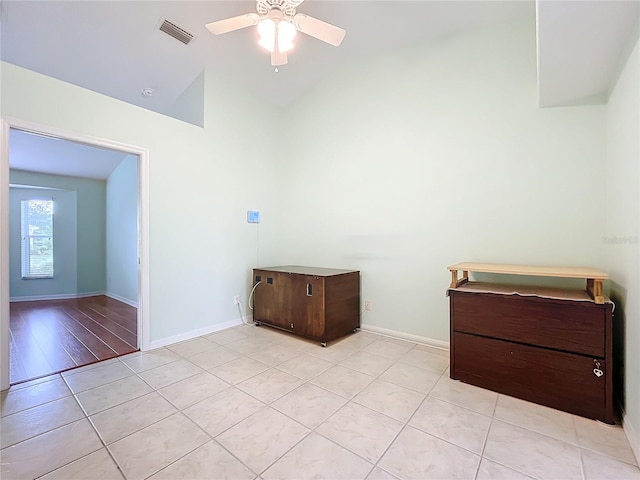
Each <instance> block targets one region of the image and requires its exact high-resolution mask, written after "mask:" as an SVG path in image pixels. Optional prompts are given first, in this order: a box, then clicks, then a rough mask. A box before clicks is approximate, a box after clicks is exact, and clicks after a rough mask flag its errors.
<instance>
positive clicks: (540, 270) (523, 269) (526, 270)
mask: <svg viewBox="0 0 640 480" xmlns="http://www.w3.org/2000/svg"><path fill="white" fill-rule="evenodd" d="M447 269H448V270H449V271H454V270H456V271H460V270H462V271H469V272H478V273H503V274H508V275H532V276H539V277H564V278H592V279H596V280H605V279H607V278H609V275H607V274H606V273H604V272H602V271H600V270H597V269H595V268H589V267H552V266H535V265H506V264H501V263H475V262H462V263H456V264H455V265H451V266H449V267H447Z"/></svg>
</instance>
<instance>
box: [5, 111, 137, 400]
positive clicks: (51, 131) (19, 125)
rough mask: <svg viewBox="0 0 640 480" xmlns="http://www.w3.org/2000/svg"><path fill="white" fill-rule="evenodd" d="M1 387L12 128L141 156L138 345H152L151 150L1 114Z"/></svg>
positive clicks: (7, 297) (7, 295) (7, 302)
mask: <svg viewBox="0 0 640 480" xmlns="http://www.w3.org/2000/svg"><path fill="white" fill-rule="evenodd" d="M0 128H1V132H0V138H1V140H2V141H1V142H0V390H5V389H7V388H9V129H10V128H15V129H18V130H24V131H27V132H33V133H38V134H42V135H47V136H51V137H55V138H60V139H62V140H70V141H72V142H79V143H84V144H87V145H92V146H96V147H103V148H109V149H111V150H118V151H121V152H125V153H130V154H132V155H137V156H138V262H139V265H138V348H139V349H140V350H148V349H149V338H150V335H149V330H150V328H149V326H150V323H149V150H148V149H146V148H142V147H137V146H134V145H127V144H124V143H121V142H116V141H113V140H107V139H104V138H98V137H93V136H90V135H85V134H80V133H76V132H70V131H67V130H62V129H59V128H55V127H50V126H47V125H40V124H36V123H33V122H28V121H24V120H19V119H14V118H8V117H3V118H0Z"/></svg>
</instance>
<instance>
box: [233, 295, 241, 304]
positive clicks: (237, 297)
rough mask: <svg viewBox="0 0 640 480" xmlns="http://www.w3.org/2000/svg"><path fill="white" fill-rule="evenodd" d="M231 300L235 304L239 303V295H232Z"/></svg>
mask: <svg viewBox="0 0 640 480" xmlns="http://www.w3.org/2000/svg"><path fill="white" fill-rule="evenodd" d="M233 302H234V303H235V304H236V305H240V295H236V296H235V297H233Z"/></svg>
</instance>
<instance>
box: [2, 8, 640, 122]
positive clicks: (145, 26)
mask: <svg viewBox="0 0 640 480" xmlns="http://www.w3.org/2000/svg"><path fill="white" fill-rule="evenodd" d="M253 11H255V2H254V1H251V0H232V1H153V0H147V1H140V0H139V1H127V0H123V1H68V0H67V1H32V0H3V1H2V2H1V3H0V15H1V21H2V24H1V25H2V30H1V40H2V42H1V45H2V52H1V56H2V60H3V61H6V62H9V63H13V64H16V65H19V66H22V67H25V68H28V69H30V70H33V71H36V72H40V73H43V74H45V75H48V76H51V77H54V78H58V79H61V80H64V81H67V82H70V83H72V84H75V85H78V86H81V87H84V88H87V89H90V90H93V91H96V92H99V93H102V94H105V95H108V96H111V97H113V98H117V99H120V100H123V101H125V102H129V103H132V104H135V105H138V106H141V107H143V108H147V109H150V110H153V111H156V112H160V113H165V114H171V113H170V112H171V109H172V106H173V105H174V103H175V102H176V100H177V99H178V98H179V97H180V95H181V94H182V93H183V92H184V91H185V89H187V88H188V87H189V86H190V85H191V84H192V82H194V80H196V79H197V78H198V77H199V75H200V74H201V73H202V71H203V70H210V71H212V72H217V73H219V74H220V75H224V76H225V77H226V78H229V79H230V80H231V81H233V82H234V83H237V84H240V85H244V87H245V88H246V89H247V90H248V91H251V92H254V93H255V94H258V95H261V96H263V97H264V98H265V99H267V100H269V101H272V102H274V103H275V104H277V105H284V106H286V105H287V104H289V103H291V102H293V101H295V100H296V99H297V98H299V97H300V96H302V95H304V94H305V93H306V92H307V91H309V90H310V89H311V88H313V86H314V85H315V84H317V83H318V82H321V81H322V80H323V79H324V78H326V77H328V76H330V75H332V73H333V72H334V71H336V70H337V69H340V68H342V67H343V66H345V65H347V64H348V63H349V62H352V61H357V60H358V59H363V58H367V57H371V56H375V55H376V54H378V53H379V52H381V51H392V50H393V49H397V48H402V46H403V45H408V44H410V43H415V42H429V41H430V40H434V39H437V38H438V37H441V36H443V35H450V34H456V33H462V32H464V31H467V30H470V29H478V28H485V27H490V26H493V25H498V24H502V23H505V22H513V21H527V20H530V21H531V22H536V25H537V39H536V40H537V47H538V77H539V78H538V88H539V103H540V106H543V107H545V106H557V105H575V104H584V103H603V102H606V98H607V92H608V90H609V89H610V87H611V86H612V85H611V84H612V82H613V81H614V80H615V78H616V77H617V74H618V72H619V71H620V69H621V67H622V61H623V60H624V59H625V58H626V56H628V54H629V52H630V48H631V47H632V46H633V45H634V44H635V41H636V40H637V38H638V28H639V27H638V25H639V21H638V18H639V16H640V0H623V1H617V0H584V1H581V0H568V1H564V0H538V1H537V2H535V1H534V0H523V1H484V0H472V1H451V0H448V1H419V0H418V1H404V0H388V1H372V0H366V1H365V0H354V1H343V0H306V1H305V2H304V3H302V5H300V6H299V7H298V9H297V11H298V12H303V13H306V14H308V15H311V16H313V17H316V18H319V19H322V20H325V21H327V22H329V23H333V24H335V25H338V26H340V27H343V28H345V29H346V31H347V35H346V37H345V39H344V42H343V43H342V45H341V46H340V47H338V48H336V47H332V46H330V45H327V44H325V43H323V42H320V41H318V40H316V39H313V38H310V37H307V36H305V35H298V36H297V37H296V46H295V48H294V51H293V52H292V53H291V54H290V55H289V63H288V64H287V65H286V66H284V67H282V68H280V69H279V70H280V71H279V72H278V73H276V72H275V71H274V69H273V67H271V65H270V62H269V56H268V54H267V52H265V51H264V50H262V49H261V48H260V47H259V46H258V45H257V33H256V31H255V28H246V29H243V30H239V31H236V32H231V33H228V34H225V35H221V36H214V35H212V34H211V33H210V32H209V31H207V29H206V28H205V24H206V23H209V22H212V21H215V20H219V19H223V18H227V17H231V16H235V15H241V14H244V13H249V12H253ZM164 19H167V20H169V21H171V22H172V23H174V24H176V25H178V26H179V27H181V28H182V29H184V30H186V31H188V32H189V33H191V34H193V35H194V39H193V40H192V41H191V42H190V43H189V44H188V45H184V44H182V43H180V42H178V41H177V40H175V39H174V38H172V37H170V36H168V35H166V34H165V33H163V32H161V31H160V30H159V26H160V24H161V22H162V21H163V20H164ZM145 88H151V89H153V95H152V96H145V95H143V94H142V90H143V89H145Z"/></svg>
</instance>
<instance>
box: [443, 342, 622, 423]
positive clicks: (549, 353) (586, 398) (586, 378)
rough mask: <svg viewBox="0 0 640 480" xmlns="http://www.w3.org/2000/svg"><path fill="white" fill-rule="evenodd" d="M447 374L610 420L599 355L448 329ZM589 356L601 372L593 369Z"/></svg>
mask: <svg viewBox="0 0 640 480" xmlns="http://www.w3.org/2000/svg"><path fill="white" fill-rule="evenodd" d="M454 341H455V348H456V352H457V353H456V357H455V360H454V363H453V364H452V367H451V378H454V379H457V380H461V381H463V382H468V383H471V384H473V385H477V386H479V387H484V388H488V389H490V390H493V391H495V392H499V393H503V394H505V395H511V396H513V397H518V398H523V399H525V400H528V401H531V402H535V403H539V404H542V405H546V406H548V407H552V408H557V409H559V410H564V411H565V412H570V413H574V414H576V415H582V416H584V417H588V418H594V419H598V420H601V421H603V422H606V423H613V416H612V413H611V412H612V410H611V406H610V405H607V404H606V402H607V398H608V397H607V396H606V395H605V391H606V388H607V382H608V381H609V379H608V377H609V376H610V375H611V372H609V371H608V370H607V369H608V365H606V364H605V361H604V360H602V359H594V358H592V357H585V356H582V355H574V354H570V353H563V352H557V351H554V350H549V349H545V348H539V347H533V346H530V345H521V344H516V343H510V342H506V341H502V340H495V339H492V338H485V337H479V336H475V335H468V334H465V333H454ZM595 361H597V362H598V363H599V368H600V369H601V370H602V371H603V372H604V374H603V375H602V376H600V377H598V376H596V375H594V373H593V369H594V367H595Z"/></svg>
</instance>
